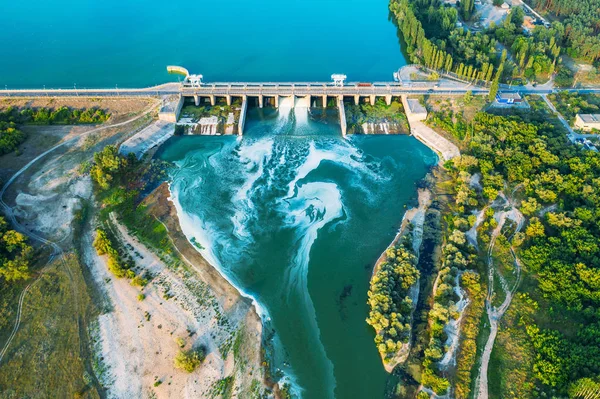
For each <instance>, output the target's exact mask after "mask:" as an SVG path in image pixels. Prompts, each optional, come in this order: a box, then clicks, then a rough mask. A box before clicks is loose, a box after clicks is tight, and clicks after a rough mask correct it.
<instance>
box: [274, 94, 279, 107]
mask: <svg viewBox="0 0 600 399" xmlns="http://www.w3.org/2000/svg"><path fill="white" fill-rule="evenodd" d="M275 108H279V95H275Z"/></svg>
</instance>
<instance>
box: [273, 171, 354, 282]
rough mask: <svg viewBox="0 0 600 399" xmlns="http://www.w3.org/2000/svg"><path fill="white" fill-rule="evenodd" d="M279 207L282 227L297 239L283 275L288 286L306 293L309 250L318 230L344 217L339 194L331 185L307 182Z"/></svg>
mask: <svg viewBox="0 0 600 399" xmlns="http://www.w3.org/2000/svg"><path fill="white" fill-rule="evenodd" d="M283 204H285V205H284V208H285V209H282V211H284V212H285V213H286V214H287V218H286V225H287V226H289V227H294V228H295V230H296V237H297V239H298V241H297V245H298V247H297V250H296V255H295V256H294V259H293V262H292V265H291V268H290V269H288V273H287V279H288V285H289V286H290V287H292V286H293V287H295V288H297V289H298V290H297V292H305V293H306V292H307V288H308V284H307V277H308V262H309V260H310V250H311V248H312V245H313V243H314V242H315V240H316V239H317V234H318V232H319V230H320V229H321V228H322V227H323V226H325V225H327V224H328V223H329V222H331V221H333V220H335V219H339V218H341V217H342V216H343V215H344V208H343V205H342V195H341V193H340V190H339V189H338V187H337V185H336V184H335V183H321V182H319V183H307V184H304V185H302V186H300V187H299V188H298V192H297V194H296V196H294V197H293V198H288V199H287V200H285V201H284V202H282V205H283ZM290 291H291V290H289V291H288V292H290Z"/></svg>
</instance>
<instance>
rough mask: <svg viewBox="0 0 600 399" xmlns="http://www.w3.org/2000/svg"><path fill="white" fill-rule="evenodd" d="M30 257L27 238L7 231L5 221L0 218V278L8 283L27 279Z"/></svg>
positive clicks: (12, 231) (30, 249)
mask: <svg viewBox="0 0 600 399" xmlns="http://www.w3.org/2000/svg"><path fill="white" fill-rule="evenodd" d="M32 255H33V249H32V248H31V246H29V245H28V244H27V237H26V236H24V235H23V234H21V233H19V232H17V231H15V230H9V229H8V224H7V223H6V220H5V219H4V218H3V217H0V277H2V278H4V280H5V281H6V282H9V283H10V282H14V281H18V280H25V279H28V278H29V276H30V273H29V264H30V261H31V258H32Z"/></svg>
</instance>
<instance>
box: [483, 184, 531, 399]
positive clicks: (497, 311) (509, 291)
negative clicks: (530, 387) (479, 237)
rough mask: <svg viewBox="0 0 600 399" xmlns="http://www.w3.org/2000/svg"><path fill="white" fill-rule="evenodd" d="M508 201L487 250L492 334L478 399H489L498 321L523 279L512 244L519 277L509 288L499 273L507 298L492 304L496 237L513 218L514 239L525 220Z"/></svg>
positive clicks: (486, 352)
mask: <svg viewBox="0 0 600 399" xmlns="http://www.w3.org/2000/svg"><path fill="white" fill-rule="evenodd" d="M516 190H517V188H515V190H514V191H516ZM514 191H513V194H514ZM507 202H508V203H509V204H510V206H511V209H510V211H508V212H504V211H501V212H497V213H496V219H497V220H498V225H497V227H496V228H495V229H494V231H493V232H492V237H491V240H490V245H489V246H488V251H487V258H488V294H487V298H486V303H485V307H486V312H487V315H488V320H489V322H490V335H489V336H488V339H487V342H486V344H485V347H484V350H483V353H482V355H481V362H480V366H479V372H478V376H477V379H476V383H475V386H476V398H477V399H488V369H489V363H490V357H491V355H492V350H493V348H494V342H495V340H496V335H497V334H498V322H499V321H500V319H501V318H502V316H503V315H504V313H505V312H506V310H507V309H508V307H509V306H510V303H511V301H512V298H513V295H514V294H515V292H516V290H517V288H518V286H519V283H520V281H521V264H520V262H519V259H518V258H517V256H516V254H515V251H514V247H513V246H512V245H511V247H510V252H511V254H512V256H513V259H514V264H515V268H516V271H517V278H516V281H515V283H514V285H513V286H512V287H510V288H509V287H508V285H507V283H506V281H504V279H503V278H502V276H501V275H500V274H498V277H499V278H500V279H501V280H502V281H501V283H502V284H501V287H502V290H503V291H504V294H505V298H504V301H503V302H502V304H501V305H500V306H499V307H498V308H495V307H494V306H493V305H492V299H493V295H494V275H495V274H496V269H495V268H494V260H493V250H494V246H495V244H496V239H497V238H498V235H499V234H500V232H501V230H502V227H503V226H504V223H505V222H506V219H511V220H513V221H515V222H516V223H517V227H516V229H515V231H514V233H513V234H512V235H511V237H509V241H511V240H512V238H513V237H514V235H515V234H516V233H517V232H519V231H521V229H522V228H523V224H524V222H525V219H524V217H523V215H522V214H521V212H519V210H518V209H517V208H516V207H515V205H514V203H513V200H512V199H510V200H508V201H507Z"/></svg>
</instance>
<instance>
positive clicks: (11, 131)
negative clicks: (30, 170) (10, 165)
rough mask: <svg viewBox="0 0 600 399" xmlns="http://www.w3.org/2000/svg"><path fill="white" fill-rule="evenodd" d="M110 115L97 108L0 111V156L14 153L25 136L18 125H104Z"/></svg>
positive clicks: (11, 108) (15, 108) (9, 108)
mask: <svg viewBox="0 0 600 399" xmlns="http://www.w3.org/2000/svg"><path fill="white" fill-rule="evenodd" d="M109 118H110V114H107V113H106V112H105V111H103V110H101V109H98V108H90V109H84V110H79V109H71V108H68V107H60V108H58V109H50V108H17V107H8V108H6V109H4V110H0V155H4V154H8V153H10V152H13V151H16V150H17V148H18V147H19V145H20V144H22V143H23V142H24V141H25V139H26V138H27V136H26V135H25V133H23V132H22V131H21V130H19V129H18V126H19V125H77V124H85V123H104V122H106V121H107V120H108V119H109Z"/></svg>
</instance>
